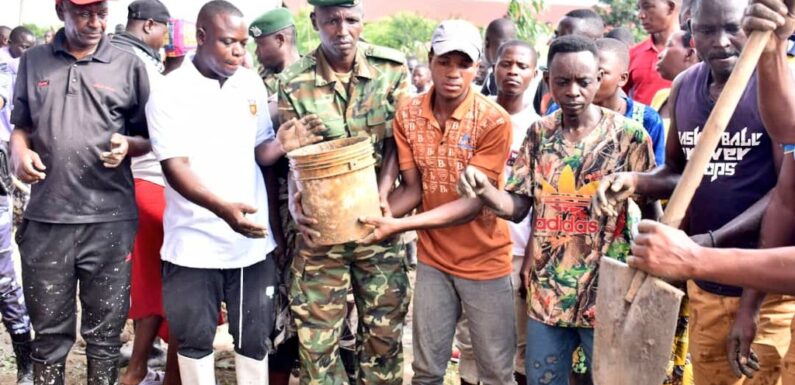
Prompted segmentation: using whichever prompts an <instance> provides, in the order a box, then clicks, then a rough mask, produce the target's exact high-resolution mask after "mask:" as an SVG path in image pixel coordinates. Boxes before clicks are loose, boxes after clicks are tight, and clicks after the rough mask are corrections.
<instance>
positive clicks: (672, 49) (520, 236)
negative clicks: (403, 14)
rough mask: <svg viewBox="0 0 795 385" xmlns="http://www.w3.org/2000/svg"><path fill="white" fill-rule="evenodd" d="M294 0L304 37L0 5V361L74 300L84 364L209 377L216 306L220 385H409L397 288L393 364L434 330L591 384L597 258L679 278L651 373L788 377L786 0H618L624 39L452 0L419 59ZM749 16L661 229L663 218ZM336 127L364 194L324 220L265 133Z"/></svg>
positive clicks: (463, 365) (83, 8)
mask: <svg viewBox="0 0 795 385" xmlns="http://www.w3.org/2000/svg"><path fill="white" fill-rule="evenodd" d="M308 2H309V4H310V5H311V6H312V7H313V9H312V12H311V14H310V18H311V23H312V26H313V27H314V30H315V31H316V33H317V34H318V36H319V38H320V39H319V40H320V44H319V46H318V47H317V48H316V49H314V50H312V51H310V52H308V53H306V54H305V55H303V56H301V55H300V54H299V51H298V48H297V43H298V34H297V31H296V26H295V21H294V19H293V15H292V13H291V11H290V10H289V9H287V8H278V9H274V10H270V11H267V12H265V13H264V14H262V15H260V16H259V17H257V18H256V19H255V20H254V21H253V22H252V23H250V24H247V23H246V22H245V21H244V17H243V16H244V15H243V14H242V13H241V11H240V10H239V9H238V8H237V7H235V5H233V4H232V3H230V2H228V1H225V0H212V1H209V2H207V3H206V4H204V5H203V6H202V8H201V10H200V12H199V15H198V17H197V20H195V21H193V20H183V19H179V18H175V17H174V16H173V15H171V13H170V12H169V10H168V8H167V7H166V6H165V5H164V4H163V3H161V2H160V1H159V0H135V1H133V2H131V4H130V5H129V7H128V14H127V23H126V25H124V26H120V27H118V28H116V30H114V31H113V33H112V36H111V34H109V33H107V32H108V31H106V28H107V19H108V12H109V11H108V4H107V1H105V0H55V11H56V12H57V15H58V17H59V18H60V19H61V20H62V21H63V24H64V25H63V28H61V29H60V30H58V31H50V32H49V33H48V35H45V36H42V37H41V39H43V41H38V39H37V37H36V36H35V35H34V33H33V32H31V31H30V30H29V29H27V28H25V27H21V26H20V27H16V28H13V29H11V28H7V27H3V26H0V109H1V110H0V126H2V127H1V128H0V196H2V197H0V314H1V315H2V320H3V323H4V325H5V328H6V330H7V332H8V333H9V334H10V336H11V340H12V345H13V349H14V354H15V357H16V362H17V384H19V385H29V384H35V385H63V384H64V383H65V382H64V381H65V378H64V373H65V365H66V358H67V355H68V354H69V352H70V350H71V349H72V346H73V344H74V343H75V340H76V337H77V336H76V334H77V324H78V322H77V317H78V315H79V316H80V335H81V337H82V339H83V340H84V341H85V344H86V348H85V355H86V360H87V365H86V379H87V383H88V384H89V385H111V384H117V383H118V384H122V385H138V384H141V385H157V384H166V385H178V384H186V385H188V384H190V385H214V384H216V379H215V357H214V351H213V340H214V338H215V335H216V330H217V328H216V326H217V325H218V324H219V323H221V322H228V324H229V328H228V330H229V334H230V335H231V336H232V340H233V343H234V363H235V365H234V366H235V375H236V379H237V383H238V384H241V385H242V384H246V385H255V384H268V383H272V384H276V385H280V384H288V383H289V381H290V378H291V375H292V373H293V372H294V369H296V368H299V369H298V377H299V380H300V383H301V384H307V385H309V384H312V385H320V384H323V385H332V384H348V383H356V384H402V383H403V382H404V361H403V341H402V340H403V335H404V328H405V327H406V321H407V319H406V318H407V314H408V312H409V305H411V306H413V317H412V323H411V327H412V331H411V338H412V348H413V361H412V362H411V363H407V364H410V365H411V368H412V373H413V374H412V378H411V383H413V384H442V383H443V381H444V377H445V374H446V372H447V369H448V365H449V363H450V362H451V357H456V358H457V359H458V360H459V372H458V375H459V377H460V379H459V381H460V383H461V384H462V385H465V384H487V385H492V384H516V383H518V384H528V385H537V384H553V385H565V384H578V385H584V384H590V383H592V379H591V375H590V372H591V364H592V362H593V360H594V359H597V358H598V357H595V356H594V354H599V353H598V352H594V327H595V325H596V323H597V322H598V320H599V314H597V313H596V309H595V303H596V296H597V295H598V294H599V291H598V287H597V282H598V276H599V264H600V260H601V259H602V258H615V259H618V260H621V261H626V262H628V263H629V264H630V265H631V266H633V267H637V268H639V269H642V270H645V271H647V272H649V273H652V274H655V275H657V276H660V277H663V278H666V279H669V280H670V281H671V282H676V283H678V284H679V285H680V287H682V288H683V289H686V292H687V299H686V300H685V301H684V302H683V304H682V307H681V309H680V320H679V324H678V325H677V332H676V338H675V340H674V341H671V344H672V350H671V360H670V363H669V369H668V375H667V378H666V379H665V380H664V384H668V385H713V384H714V385H718V384H721V385H724V384H737V385H739V384H743V385H776V384H784V385H795V339H793V338H792V333H793V332H795V323H793V317H795V297H792V296H791V295H792V294H795V285H793V282H795V280H793V277H795V270H793V269H792V268H793V267H795V254H794V253H793V249H792V248H788V246H795V219H793V218H795V215H793V213H795V206H794V205H793V202H795V198H793V196H792V195H793V194H795V157H793V152H795V145H792V143H795V112H793V111H795V108H793V107H795V88H794V87H792V86H791V85H792V84H793V82H795V78H794V77H793V76H794V75H793V73H792V71H791V69H792V66H791V64H790V61H791V58H790V56H795V49H793V41H792V39H791V36H793V34H794V33H795V16H793V15H795V1H792V0H786V1H784V0H750V1H749V0H720V1H718V0H638V2H637V7H638V18H639V22H640V25H641V26H642V28H643V29H644V30H645V32H646V33H648V36H647V37H646V38H645V39H644V40H643V41H641V42H636V41H635V39H634V36H633V35H632V34H631V33H630V32H629V31H628V30H627V29H625V28H622V27H620V26H606V25H605V23H604V21H603V20H602V19H601V17H600V16H599V15H598V14H597V13H596V12H594V11H593V10H590V9H578V10H574V11H571V12H569V13H568V14H566V15H565V16H564V17H563V18H562V19H561V20H559V22H558V24H557V27H556V29H555V34H554V36H553V37H552V39H551V40H550V41H549V42H542V41H523V40H521V39H520V38H519V37H518V31H517V27H516V25H515V24H514V22H513V21H511V20H510V19H508V18H500V19H497V20H494V21H493V22H491V23H490V24H489V25H488V26H487V28H486V29H485V36H484V37H481V32H480V31H479V30H478V28H477V27H475V26H474V25H473V24H471V23H470V22H468V21H464V20H446V21H442V22H441V23H440V24H439V25H438V26H437V27H436V29H435V30H434V32H433V34H432V36H429V37H428V38H429V41H428V52H427V57H422V58H421V59H418V58H417V57H408V58H407V57H406V56H405V55H404V54H403V53H401V52H399V51H397V50H395V49H392V48H387V47H381V46H378V45H373V44H370V43H368V42H366V39H365V37H364V36H362V30H363V20H364V6H365V5H364V4H363V2H362V0H309V1H308ZM756 31H765V32H768V31H770V32H772V38H771V39H770V42H769V43H768V44H767V46H766V47H765V49H764V52H763V53H762V57H761V59H760V60H759V62H758V63H757V69H756V72H755V73H754V75H753V76H752V78H751V80H750V82H749V83H748V84H747V85H746V86H745V90H744V92H743V96H742V98H741V100H740V102H739V105H738V107H737V110H736V111H735V112H734V115H733V116H732V117H731V119H730V120H729V123H728V126H727V128H726V132H725V133H724V134H723V136H722V137H721V143H720V144H719V147H718V149H717V150H716V151H715V153H714V155H713V156H712V159H711V162H710V164H709V167H708V169H707V170H706V172H705V174H704V177H703V180H702V181H701V182H700V185H699V187H698V190H697V192H696V194H695V197H694V199H693V201H692V203H691V204H690V207H689V210H688V214H687V216H686V218H685V220H684V221H683V223H682V227H681V229H674V228H670V227H667V226H664V225H662V224H659V223H657V222H656V220H659V219H660V217H661V215H662V210H663V207H664V205H665V203H666V200H667V199H668V198H670V196H671V194H672V193H673V190H674V188H675V187H676V186H677V183H678V182H679V180H680V178H681V176H682V173H683V171H684V168H685V166H686V164H687V162H688V159H689V158H690V156H691V155H692V153H693V151H694V148H695V146H696V144H697V143H698V140H699V137H700V135H701V133H702V130H703V128H704V126H705V124H706V122H707V119H708V118H709V116H710V114H711V112H712V110H713V108H714V106H715V103H716V101H717V99H718V97H719V95H720V94H721V91H722V90H723V88H724V87H725V86H726V84H727V80H728V79H729V76H730V75H731V73H732V71H733V69H734V67H735V65H736V63H737V61H738V58H739V55H740V52H741V51H742V50H743V47H744V46H745V45H746V43H747V41H748V36H749V35H750V34H751V33H752V32H756ZM252 41H253V43H254V45H255V46H256V49H255V50H254V55H253V56H255V57H256V59H257V62H258V64H259V68H258V71H255V70H253V69H251V64H252V60H251V59H247V56H251V55H250V54H248V52H247V49H246V47H247V45H249V43H250V42H252ZM547 43H548V47H547V51H548V53H547V54H546V57H545V58H544V57H540V55H539V53H538V51H537V50H536V48H537V47H540V46H541V45H544V44H547ZM346 137H364V138H367V139H368V140H369V143H371V144H372V146H373V153H374V157H375V170H376V171H375V172H376V178H377V184H378V195H379V198H380V201H381V210H382V215H381V216H378V217H363V218H361V219H360V222H361V225H362V226H365V227H366V228H368V229H369V231H370V234H369V235H368V236H366V237H365V238H363V239H361V240H358V241H355V242H350V243H345V244H338V245H321V243H320V242H319V238H320V237H321V234H320V233H319V230H318V228H319V227H318V225H319V222H318V218H314V217H313V216H312V214H311V213H310V212H308V210H307V211H305V210H304V208H303V205H302V202H303V201H304V196H303V194H304V193H306V192H304V191H301V189H300V188H299V185H298V183H297V181H296V180H295V175H294V174H293V173H292V172H291V170H290V165H289V162H288V161H287V159H286V154H287V153H289V152H290V151H293V150H296V149H299V148H301V147H305V146H308V145H312V144H315V143H318V142H324V141H330V140H335V139H340V138H346ZM15 250H18V251H19V255H20V259H21V267H22V271H21V276H22V280H21V282H20V281H18V280H17V275H16V273H15V271H14V264H13V255H14V253H15ZM411 270H415V272H416V278H415V281H414V283H413V285H412V284H411V280H410V271H411ZM684 282H687V283H684ZM412 286H413V287H412ZM78 300H79V306H80V311H79V312H78V309H77V306H78ZM222 305H223V306H222ZM128 319H132V320H134V322H135V334H134V340H133V344H132V351H131V353H130V356H129V358H128V359H127V363H126V367H127V369H126V371H124V373H123V374H121V375H120V374H119V366H120V363H119V362H120V347H121V345H122V344H121V340H120V335H121V333H122V329H123V327H124V325H125V323H126V321H127V320H128ZM158 337H159V338H160V339H162V340H163V341H166V342H167V343H168V351H167V353H166V364H165V371H164V372H159V371H156V370H153V368H151V367H149V365H148V360H149V358H150V356H151V354H152V352H153V349H154V348H153V343H154V342H155V340H156V339H157V338H158Z"/></svg>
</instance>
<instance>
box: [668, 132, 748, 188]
mask: <svg viewBox="0 0 795 385" xmlns="http://www.w3.org/2000/svg"><path fill="white" fill-rule="evenodd" d="M700 137H701V127H696V129H695V130H693V131H687V132H680V133H679V143H681V144H682V147H683V148H684V150H685V155H686V156H687V159H688V160H690V157H691V156H692V155H693V150H695V147H696V144H698V140H699V138H700ZM760 144H762V133H760V132H756V133H749V132H748V127H745V128H743V129H742V130H740V131H738V132H735V133H734V134H732V133H730V132H724V133H723V135H722V137H721V147H718V148H717V149H716V150H715V153H714V154H712V161H711V162H710V163H709V166H707V171H705V172H704V175H705V176H709V177H711V178H710V182H714V181H716V180H718V178H719V177H722V176H734V174H735V173H736V168H737V164H738V163H740V162H742V160H743V159H744V158H745V156H746V155H748V153H750V152H751V150H752V149H753V148H754V147H757V146H759V145H760Z"/></svg>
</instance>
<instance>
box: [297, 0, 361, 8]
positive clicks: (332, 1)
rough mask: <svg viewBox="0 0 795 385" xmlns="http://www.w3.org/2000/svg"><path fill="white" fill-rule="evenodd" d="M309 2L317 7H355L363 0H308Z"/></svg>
mask: <svg viewBox="0 0 795 385" xmlns="http://www.w3.org/2000/svg"><path fill="white" fill-rule="evenodd" d="M307 2H308V3H309V4H310V5H314V6H315V7H353V6H357V5H359V4H360V3H361V2H362V0H307Z"/></svg>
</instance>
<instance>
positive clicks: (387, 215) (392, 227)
mask: <svg viewBox="0 0 795 385" xmlns="http://www.w3.org/2000/svg"><path fill="white" fill-rule="evenodd" d="M381 214H382V215H383V216H382V217H380V218H377V217H363V218H359V222H361V223H362V224H364V225H365V226H368V227H371V228H372V229H373V231H372V232H371V233H370V235H368V236H366V237H364V238H362V239H360V240H359V241H357V242H356V243H358V244H360V245H372V244H374V243H378V242H381V241H383V240H385V239H387V238H389V237H391V236H393V235H395V234H396V233H399V232H401V231H402V230H401V228H400V219H398V218H394V217H393V216H392V211H391V210H390V209H389V203H387V202H386V201H384V200H382V201H381Z"/></svg>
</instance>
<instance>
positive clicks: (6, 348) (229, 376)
mask: <svg viewBox="0 0 795 385" xmlns="http://www.w3.org/2000/svg"><path fill="white" fill-rule="evenodd" d="M411 278H412V284H413V281H414V275H413V274H412V276H411ZM411 317H412V314H411V312H409V316H408V317H407V325H406V328H405V329H404V335H403V347H404V362H405V365H404V377H403V378H404V381H403V382H404V384H409V383H410V381H411V376H412V374H413V372H412V371H411V361H412V359H413V355H412V345H411ZM131 329H132V328H131V325H129V324H128V328H127V330H126V331H125V334H124V335H123V336H122V339H123V341H128V340H129V339H130V338H131V334H130V333H131ZM214 346H215V350H216V354H215V360H216V364H215V368H216V371H215V373H216V380H217V383H218V385H234V384H235V383H236V381H235V372H234V355H233V352H232V337H231V336H230V335H229V334H228V332H227V329H226V325H222V326H220V327H219V328H218V331H217V333H216V339H215V344H214ZM82 352H83V349H82V348H81V343H80V342H78V343H76V344H75V347H74V348H73V349H72V352H71V353H70V355H69V358H68V360H67V365H66V385H82V384H85V383H86V380H85V372H86V357H85V355H84V354H83V353H82ZM122 370H123V369H122ZM161 370H162V368H161ZM447 372H448V373H447V377H446V378H445V385H458V384H459V381H458V378H457V372H458V367H457V364H455V363H452V362H451V363H450V365H449V367H448V371H447ZM14 383H16V364H15V361H14V352H13V349H12V347H11V339H10V338H9V336H8V333H6V332H5V328H4V327H3V326H2V325H1V324H0V384H3V385H6V384H7V385H11V384H14ZM292 384H296V385H297V384H298V379H297V378H293V381H291V385H292Z"/></svg>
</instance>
